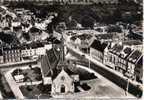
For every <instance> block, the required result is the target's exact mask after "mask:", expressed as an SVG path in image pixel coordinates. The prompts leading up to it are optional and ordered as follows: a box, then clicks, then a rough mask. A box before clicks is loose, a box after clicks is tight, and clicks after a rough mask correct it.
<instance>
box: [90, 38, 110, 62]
mask: <svg viewBox="0 0 144 100" xmlns="http://www.w3.org/2000/svg"><path fill="white" fill-rule="evenodd" d="M107 47H108V44H107V43H104V42H101V41H99V40H94V41H93V43H92V44H91V46H90V55H91V57H93V58H94V59H96V60H98V61H100V62H103V60H104V50H105V49H106V48H107Z"/></svg>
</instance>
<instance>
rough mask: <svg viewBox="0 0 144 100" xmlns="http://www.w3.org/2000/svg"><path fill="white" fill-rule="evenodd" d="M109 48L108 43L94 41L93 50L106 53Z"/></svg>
mask: <svg viewBox="0 0 144 100" xmlns="http://www.w3.org/2000/svg"><path fill="white" fill-rule="evenodd" d="M107 46H108V44H107V43H102V42H100V41H99V40H94V41H93V43H92V44H91V48H94V49H96V50H98V51H100V52H104V49H105V48H106V47H107Z"/></svg>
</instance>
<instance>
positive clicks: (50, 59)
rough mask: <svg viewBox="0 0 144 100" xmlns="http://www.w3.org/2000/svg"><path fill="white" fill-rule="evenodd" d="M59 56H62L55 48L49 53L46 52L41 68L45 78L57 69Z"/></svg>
mask: <svg viewBox="0 0 144 100" xmlns="http://www.w3.org/2000/svg"><path fill="white" fill-rule="evenodd" d="M59 55H60V54H59V53H58V52H57V51H56V50H55V49H54V48H52V49H51V50H49V51H46V55H45V56H43V57H42V60H41V68H42V71H43V74H44V76H48V75H51V74H52V73H51V72H50V70H51V69H55V68H56V67H57V64H58V62H59V60H60V58H59Z"/></svg>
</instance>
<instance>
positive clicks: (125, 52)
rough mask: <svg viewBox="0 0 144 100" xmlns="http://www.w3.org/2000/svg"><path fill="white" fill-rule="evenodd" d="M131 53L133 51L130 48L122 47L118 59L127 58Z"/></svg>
mask: <svg viewBox="0 0 144 100" xmlns="http://www.w3.org/2000/svg"><path fill="white" fill-rule="evenodd" d="M132 52H133V50H132V49H131V48H130V47H124V48H123V50H122V51H121V53H120V57H122V58H127V57H128V56H129V55H130V54H131V53H132Z"/></svg>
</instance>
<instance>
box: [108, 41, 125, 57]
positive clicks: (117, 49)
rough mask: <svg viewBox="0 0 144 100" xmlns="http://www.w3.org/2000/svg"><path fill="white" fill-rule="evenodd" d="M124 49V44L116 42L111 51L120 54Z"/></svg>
mask: <svg viewBox="0 0 144 100" xmlns="http://www.w3.org/2000/svg"><path fill="white" fill-rule="evenodd" d="M122 50H123V45H120V44H115V45H114V46H113V47H112V48H111V49H110V52H112V53H114V54H117V55H120V52H121V51H122Z"/></svg>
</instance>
